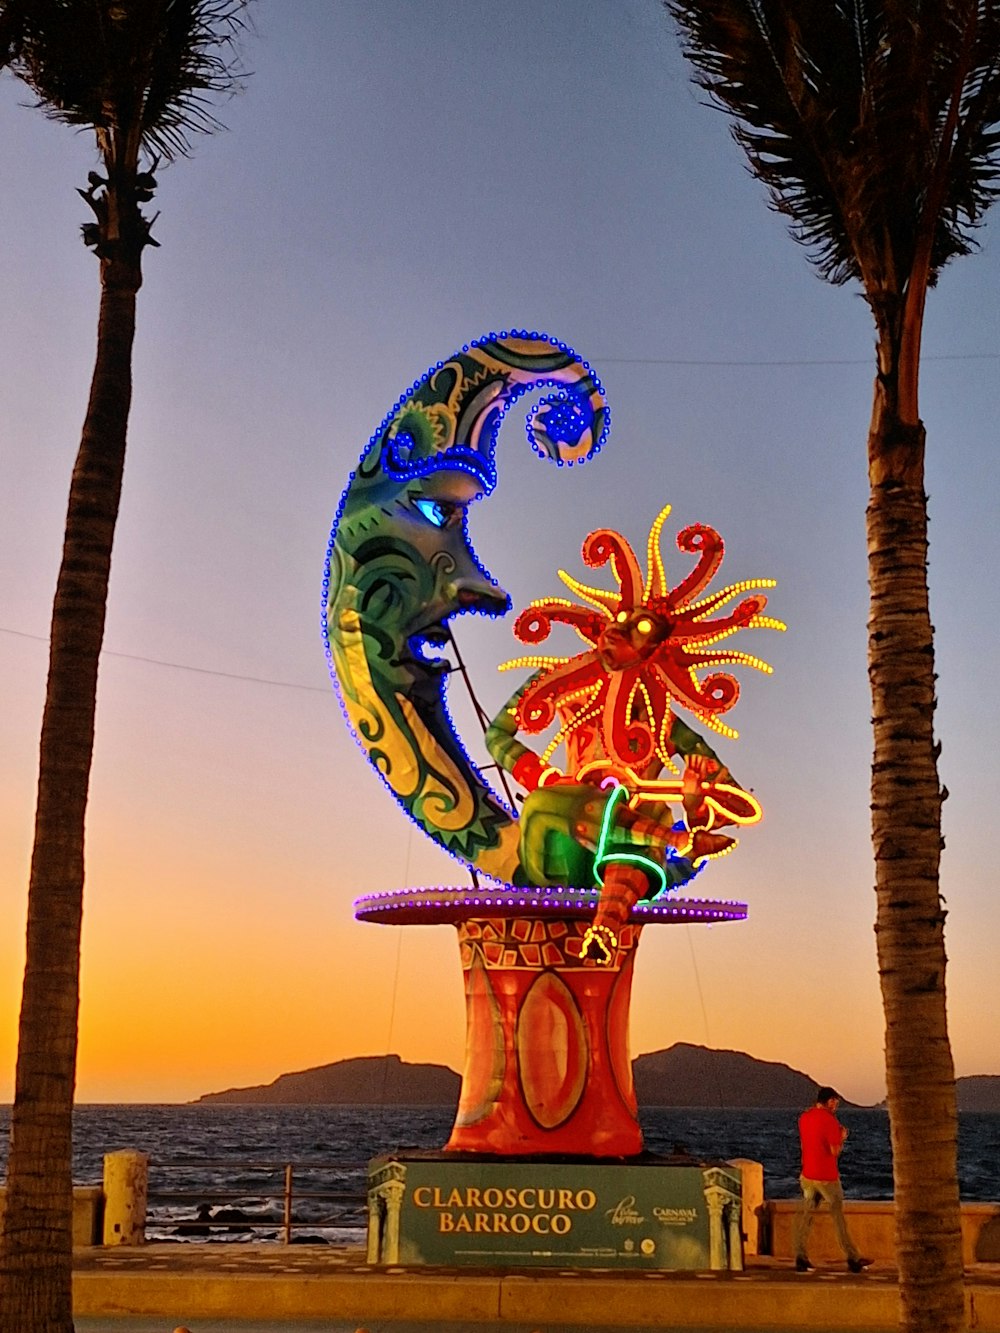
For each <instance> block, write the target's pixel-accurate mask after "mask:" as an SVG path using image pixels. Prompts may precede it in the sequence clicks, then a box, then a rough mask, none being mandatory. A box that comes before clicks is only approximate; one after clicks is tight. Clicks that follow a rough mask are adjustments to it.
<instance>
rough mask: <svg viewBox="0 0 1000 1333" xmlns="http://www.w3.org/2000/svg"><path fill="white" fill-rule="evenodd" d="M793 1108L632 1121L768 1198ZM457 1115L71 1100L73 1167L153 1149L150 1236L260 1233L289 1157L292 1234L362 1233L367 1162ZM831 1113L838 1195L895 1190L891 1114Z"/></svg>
mask: <svg viewBox="0 0 1000 1333" xmlns="http://www.w3.org/2000/svg"><path fill="white" fill-rule="evenodd" d="M797 1115H798V1112H797V1111H795V1110H787V1111H774V1110H732V1109H730V1110H722V1109H720V1110H701V1109H699V1110H681V1109H674V1108H656V1107H647V1108H644V1109H643V1110H642V1112H641V1119H642V1125H643V1132H644V1134H645V1139H646V1147H647V1149H648V1150H649V1151H650V1152H654V1153H664V1154H670V1153H675V1152H679V1151H685V1152H688V1153H690V1154H691V1155H692V1156H694V1157H699V1158H707V1159H710V1158H723V1159H725V1158H731V1157H748V1158H751V1159H753V1160H755V1161H759V1162H762V1163H763V1165H764V1189H765V1194H766V1196H767V1197H768V1198H769V1199H783V1198H793V1197H795V1196H796V1195H797V1193H798V1181H797V1177H798V1137H797V1132H796V1119H797ZM453 1118H454V1111H453V1109H452V1108H448V1107H399V1106H219V1105H204V1106H202V1105H192V1106H177V1105H170V1106H148V1105H137V1106H80V1107H78V1108H77V1110H76V1115H75V1121H74V1178H75V1180H76V1183H77V1184H80V1185H89V1184H99V1183H100V1181H101V1175H102V1168H103V1158H104V1154H105V1153H108V1152H114V1151H116V1150H119V1149H128V1148H131V1149H138V1150H140V1151H142V1152H144V1153H147V1154H148V1155H149V1158H150V1209H149V1217H150V1227H149V1236H150V1239H177V1240H202V1239H205V1238H206V1237H205V1235H204V1233H202V1232H200V1231H199V1230H198V1228H197V1227H196V1226H191V1223H192V1222H193V1221H194V1220H195V1219H196V1217H197V1209H198V1205H199V1204H202V1205H207V1206H211V1208H212V1209H213V1220H218V1218H219V1210H220V1209H229V1210H231V1211H232V1212H233V1213H235V1214H236V1215H237V1216H236V1217H235V1218H231V1219H230V1225H228V1226H226V1227H225V1228H224V1229H222V1230H218V1229H217V1230H214V1231H213V1232H212V1233H211V1238H212V1239H213V1240H232V1241H240V1240H249V1239H256V1240H262V1239H265V1238H266V1237H268V1236H274V1237H275V1238H277V1237H278V1236H279V1235H280V1224H281V1221H282V1215H283V1204H282V1199H281V1194H282V1190H283V1187H284V1183H285V1168H286V1165H288V1164H293V1215H294V1218H295V1221H296V1227H295V1231H294V1232H293V1235H294V1236H296V1237H297V1238H298V1239H300V1240H306V1239H315V1240H319V1239H331V1240H332V1239H336V1240H339V1241H344V1240H353V1241H360V1239H361V1237H362V1235H363V1231H364V1225H365V1206H364V1186H365V1165H366V1163H367V1162H368V1160H369V1159H370V1158H372V1157H375V1156H379V1155H380V1154H383V1153H387V1152H403V1151H406V1150H407V1149H435V1148H440V1147H441V1146H442V1145H443V1144H444V1142H445V1141H446V1139H447V1137H448V1133H449V1131H450V1129H451V1124H452V1120H453ZM840 1118H841V1119H842V1120H843V1122H844V1123H845V1124H846V1125H847V1126H848V1128H849V1130H850V1137H849V1139H848V1143H847V1147H846V1148H845V1150H844V1155H843V1157H842V1158H841V1177H842V1179H843V1184H844V1192H845V1194H846V1195H847V1197H848V1198H855V1199H891V1198H892V1164H891V1158H890V1151H889V1125H888V1116H887V1114H886V1113H885V1112H884V1111H876V1110H864V1111H860V1110H853V1111H852V1110H847V1111H844V1110H842V1111H841V1113H840ZM8 1123H9V1108H6V1107H4V1108H0V1170H2V1169H3V1168H5V1166H6V1154H7V1138H8V1136H7V1128H8ZM959 1183H960V1188H961V1194H962V1198H963V1199H964V1200H967V1201H984V1202H990V1201H996V1200H1000V1114H997V1113H994V1112H966V1113H963V1114H962V1115H961V1116H960V1118H959ZM248 1224H252V1230H247V1229H246V1227H247V1225H248ZM230 1227H231V1228H232V1229H230Z"/></svg>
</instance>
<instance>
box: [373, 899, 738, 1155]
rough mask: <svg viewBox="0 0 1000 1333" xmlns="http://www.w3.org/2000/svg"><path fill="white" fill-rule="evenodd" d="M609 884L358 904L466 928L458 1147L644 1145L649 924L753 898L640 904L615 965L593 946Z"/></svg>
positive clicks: (398, 921) (705, 914) (721, 917)
mask: <svg viewBox="0 0 1000 1333" xmlns="http://www.w3.org/2000/svg"><path fill="white" fill-rule="evenodd" d="M597 900H598V894H597V893H596V892H594V891H581V890H575V889H574V890H569V889H510V888H507V887H505V886H497V887H495V888H482V889H476V890H466V889H408V890H399V891H396V892H392V893H382V894H372V895H369V896H367V897H365V898H362V899H359V900H358V902H357V903H355V915H356V916H357V917H358V919H359V920H364V921H380V922H384V923H386V924H392V925H412V924H418V923H419V924H426V925H430V924H440V923H442V922H449V923H452V924H454V925H456V926H457V927H458V939H459V948H460V952H461V961H462V970H463V973H464V976H465V1007H466V1043H465V1067H464V1069H463V1073H462V1090H461V1095H460V1098H459V1104H458V1113H457V1115H456V1119H455V1124H454V1126H453V1128H452V1131H451V1136H450V1137H449V1139H448V1142H447V1144H446V1145H445V1151H446V1152H448V1153H478V1154H489V1155H493V1156H504V1157H507V1156H514V1157H524V1156H529V1157H551V1156H556V1157H561V1156H564V1155H570V1156H580V1157H588V1158H605V1159H606V1158H623V1157H635V1156H637V1155H638V1154H639V1153H641V1152H642V1149H643V1140H642V1130H641V1129H640V1127H639V1117H638V1108H637V1106H636V1098H635V1089H634V1086H633V1082H632V1061H631V1055H630V1052H629V1036H628V1029H629V1005H630V1001H631V990H632V972H633V967H634V964H635V955H636V949H637V947H638V943H639V937H640V935H641V933H642V930H643V929H644V928H645V927H646V926H650V925H662V924H683V923H690V922H701V923H703V924H709V923H711V922H716V921H727V920H742V919H743V918H745V916H746V906H745V904H743V903H733V902H712V901H706V900H701V899H685V898H671V899H667V900H664V901H662V902H659V903H639V904H636V906H635V907H633V909H632V913H631V917H630V920H629V922H628V924H626V925H625V926H624V927H622V929H621V930H620V931H619V932H618V939H617V947H616V949H615V950H614V956H613V957H612V959H611V960H610V962H608V963H604V964H600V963H597V962H595V961H593V960H591V959H588V958H585V957H584V956H583V936H584V933H585V931H586V929H587V927H588V925H589V924H590V922H591V920H592V918H593V914H594V910H595V907H596V905H597Z"/></svg>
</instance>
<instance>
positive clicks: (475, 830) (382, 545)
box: [322, 330, 610, 883]
mask: <svg viewBox="0 0 1000 1333" xmlns="http://www.w3.org/2000/svg"><path fill="white" fill-rule="evenodd" d="M531 390H543V391H547V392H544V394H543V397H542V398H541V400H540V402H538V403H537V404H536V405H535V406H534V407H533V408H532V410H531V412H530V414H529V415H528V418H527V434H528V439H529V442H530V443H531V445H532V447H533V448H534V449H535V451H536V452H537V453H539V454H540V455H541V456H542V457H543V458H546V459H549V460H550V461H553V462H555V463H557V464H558V465H560V466H563V465H569V466H573V465H574V464H578V463H583V462H585V461H586V460H587V459H588V458H590V457H592V456H593V455H594V454H595V453H597V451H598V450H599V449H600V448H601V447H602V445H603V444H604V442H605V440H606V439H607V435H608V430H609V426H610V414H609V411H608V407H607V404H606V402H605V398H604V391H603V389H602V387H601V385H600V383H599V381H598V379H597V377H596V376H595V375H594V373H593V371H592V370H591V368H590V366H589V365H588V364H587V363H586V362H585V361H583V360H581V359H580V358H579V357H578V356H577V355H576V353H575V352H573V350H572V349H571V348H570V347H568V346H567V345H566V344H565V343H561V342H557V341H556V340H555V339H553V338H550V337H548V335H546V334H541V333H530V332H528V331H526V330H524V331H514V332H502V333H499V334H490V335H488V336H486V337H483V338H479V339H477V340H476V341H475V342H472V343H469V344H468V345H467V346H465V347H463V348H462V349H461V350H460V351H457V352H455V354H454V355H453V356H450V357H449V358H448V359H447V360H445V361H439V362H438V363H437V365H435V366H432V367H431V368H430V369H429V370H428V371H427V373H426V374H425V375H424V376H423V378H422V379H419V380H416V381H415V382H414V383H413V384H412V385H411V386H410V388H409V389H408V390H407V391H406V392H405V393H404V394H402V395H401V397H400V398H399V399H398V401H397V402H396V404H395V406H394V407H393V408H392V409H391V410H390V412H389V413H388V414H387V415H386V417H385V418H384V420H383V421H382V424H381V425H380V426H379V428H378V430H377V431H376V432H375V433H374V435H373V436H372V437H371V440H370V441H369V443H368V447H367V448H366V449H365V451H364V454H363V455H362V457H361V461H360V463H359V464H358V467H357V469H356V470H355V471H354V472H353V473H352V474H351V477H350V482H349V484H348V486H347V489H346V490H345V491H344V494H343V497H342V498H341V501H340V506H339V509H338V511H337V516H336V519H335V522H334V525H333V531H332V533H331V535H330V542H329V546H328V548H327V558H326V567H325V570H324V576H323V606H322V627H323V635H324V639H325V641H326V651H327V659H328V662H329V665H330V670H331V675H332V676H333V679H334V683H335V686H336V688H337V691H338V694H339V697H340V701H341V704H342V707H343V709H344V713H345V716H346V718H347V721H348V724H349V726H350V728H351V730H352V732H353V734H354V736H355V738H356V739H357V741H358V743H359V744H360V746H361V748H362V749H363V750H364V752H365V754H366V755H367V758H368V761H369V763H370V764H371V765H372V767H373V768H374V769H375V771H376V772H377V773H378V775H379V776H380V778H381V779H382V781H383V782H384V783H385V785H386V786H387V787H388V788H389V790H390V791H391V792H392V794H393V795H394V796H395V798H396V800H397V801H398V802H399V804H400V805H401V806H402V807H403V809H404V810H405V811H406V813H407V814H408V815H409V816H410V818H411V819H413V820H414V821H415V822H416V823H417V825H418V826H419V827H420V828H421V829H423V831H424V832H425V833H426V834H428V835H429V836H430V837H431V838H433V839H434V841H435V842H437V843H438V844H439V845H440V846H441V847H443V848H444V849H445V851H447V852H449V853H450V854H451V855H452V856H454V857H456V858H457V859H458V860H460V861H462V862H464V863H465V864H466V865H468V866H471V867H474V868H475V869H476V870H478V871H482V872H484V873H485V874H488V875H490V876H492V877H494V878H496V879H499V880H503V881H506V882H508V883H516V882H518V880H519V879H520V876H519V874H518V871H519V866H520V861H519V853H518V828H517V821H516V820H515V819H514V817H513V815H512V813H511V812H510V810H509V809H507V807H506V806H505V805H504V804H503V803H502V802H501V801H500V800H499V799H498V798H497V796H496V795H495V794H494V792H493V791H492V790H491V789H490V787H489V786H488V785H487V783H486V782H485V781H484V779H483V777H482V776H481V774H480V773H479V772H478V770H477V768H476V766H475V764H474V763H473V762H472V760H471V758H470V757H469V755H468V754H467V753H466V750H465V747H464V746H463V744H462V742H461V740H460V738H459V737H458V735H457V733H456V731H455V728H454V726H453V725H452V723H451V720H450V718H449V716H448V711H447V707H446V703H445V697H444V686H445V681H446V679H447V677H446V675H445V671H446V665H445V664H444V663H443V662H441V661H439V660H436V659H435V657H434V655H433V653H434V647H435V645H439V644H441V643H443V642H444V641H445V640H446V638H447V625H448V621H449V620H450V619H451V618H452V617H453V616H455V615H458V614H460V613H463V612H470V611H473V612H479V613H480V614H485V615H491V616H498V615H503V614H505V613H506V612H507V611H508V610H509V609H510V598H509V597H508V595H507V593H506V592H504V590H503V589H502V588H501V587H500V586H499V585H498V583H497V581H496V579H494V578H493V577H492V576H491V575H490V574H489V573H488V572H487V571H486V570H485V569H484V568H483V566H482V565H481V564H480V562H479V560H478V558H477V556H476V554H475V551H474V550H473V547H472V543H471V540H470V536H469V527H468V508H469V505H470V504H471V503H472V502H473V501H475V500H477V499H480V498H482V497H484V496H488V495H489V494H490V493H491V492H492V490H493V489H494V487H495V485H496V475H497V474H496V462H495V452H496V443H497V435H498V432H499V429H500V426H501V423H502V422H503V419H504V416H505V415H506V413H507V412H508V410H509V409H510V407H511V406H512V404H513V403H514V402H516V400H517V399H518V398H520V397H521V396H522V395H523V394H525V393H527V392H529V391H531Z"/></svg>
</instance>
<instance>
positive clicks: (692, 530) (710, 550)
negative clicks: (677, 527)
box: [669, 523, 726, 607]
mask: <svg viewBox="0 0 1000 1333" xmlns="http://www.w3.org/2000/svg"><path fill="white" fill-rule="evenodd" d="M677 549H678V550H680V551H684V552H686V553H687V554H688V555H697V556H698V563H697V565H695V567H694V569H693V570H692V571H691V573H690V574H689V575H688V576H687V578H686V579H682V580H681V582H680V583H678V585H677V587H676V588H673V589H672V590H671V592H670V593H669V601H670V604H671V606H673V607H681V606H683V605H684V603H685V602H689V601H690V600H691V598H692V597H697V596H698V594H699V593H700V592H701V590H702V589H703V588H707V587H708V585H709V583H711V581H712V579H713V578H714V577H715V572H716V570H717V569H718V568H719V566H720V565H721V564H722V557H723V556H724V555H725V553H726V548H725V544H724V543H723V540H722V538H721V537H720V536H719V534H718V533H717V532H716V530H715V529H714V528H710V527H708V525H707V524H705V523H692V524H691V525H690V526H689V527H686V528H682V529H681V531H680V532H679V533H678V534H677Z"/></svg>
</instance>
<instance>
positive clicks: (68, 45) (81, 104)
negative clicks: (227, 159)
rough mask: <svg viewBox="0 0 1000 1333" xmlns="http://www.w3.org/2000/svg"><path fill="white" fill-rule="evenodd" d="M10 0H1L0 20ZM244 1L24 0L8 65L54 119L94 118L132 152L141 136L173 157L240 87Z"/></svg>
mask: <svg viewBox="0 0 1000 1333" xmlns="http://www.w3.org/2000/svg"><path fill="white" fill-rule="evenodd" d="M13 4H14V0H6V3H5V0H0V23H2V21H3V18H4V15H5V14H6V12H7V10H8V9H11V8H12V6H13ZM248 4H249V0H21V7H20V11H19V26H18V29H17V37H18V40H17V44H16V46H15V47H14V49H13V50H12V51H11V57H10V68H11V70H12V71H13V72H14V73H15V74H16V75H17V76H18V77H19V78H21V79H22V80H23V81H24V83H26V84H27V86H28V87H29V88H31V89H32V91H33V92H34V93H35V94H36V96H37V97H38V100H39V104H40V105H41V107H42V108H43V109H44V110H45V112H46V113H47V114H48V115H49V116H51V117H52V118H53V119H56V120H60V121H63V122H64V123H66V124H69V125H77V126H81V127H84V126H86V127H92V128H94V129H95V130H96V131H97V133H98V136H99V139H100V140H101V142H102V144H109V143H113V144H115V146H116V151H117V153H118V154H119V155H120V154H123V153H124V154H125V155H127V156H128V157H129V158H130V159H131V160H132V161H133V162H134V161H135V160H136V158H137V152H138V149H139V147H140V146H141V148H142V149H144V150H145V151H146V153H147V154H149V155H150V156H155V157H159V158H165V159H167V160H170V159H173V158H176V157H178V156H181V155H183V154H185V153H187V152H188V150H189V146H190V140H191V136H192V135H194V134H197V133H208V132H211V131H212V130H215V129H217V128H219V122H218V121H217V120H216V118H215V116H214V115H213V114H212V112H211V110H210V106H211V103H212V101H213V99H214V98H216V97H218V96H220V95H223V94H226V93H231V92H234V91H236V90H237V89H238V87H239V80H240V74H241V71H240V68H239V58H238V52H237V50H236V42H237V38H238V37H239V34H240V32H241V31H242V30H243V28H244V26H245V23H246V17H245V11H246V9H247V6H248ZM0 31H2V29H0ZM105 156H107V151H106V150H105Z"/></svg>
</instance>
